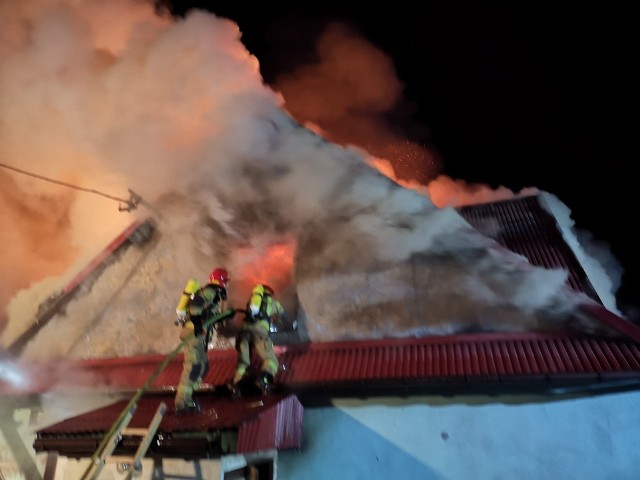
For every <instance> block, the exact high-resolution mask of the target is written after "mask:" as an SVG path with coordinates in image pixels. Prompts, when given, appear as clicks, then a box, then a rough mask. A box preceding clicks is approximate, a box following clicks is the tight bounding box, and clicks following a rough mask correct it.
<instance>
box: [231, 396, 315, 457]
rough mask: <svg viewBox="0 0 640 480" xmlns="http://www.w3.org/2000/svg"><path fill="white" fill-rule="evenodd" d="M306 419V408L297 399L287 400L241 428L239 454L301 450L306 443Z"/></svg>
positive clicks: (293, 397) (292, 397)
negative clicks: (304, 424) (303, 423)
mask: <svg viewBox="0 0 640 480" xmlns="http://www.w3.org/2000/svg"><path fill="white" fill-rule="evenodd" d="M302 415H303V409H302V405H301V404H300V401H299V400H298V399H297V398H296V397H295V396H289V397H287V398H285V399H283V400H282V401H280V402H278V403H277V404H276V405H274V406H273V407H272V408H269V409H268V410H265V411H263V412H262V413H260V415H258V416H257V417H256V418H254V419H253V420H251V421H249V422H246V423H244V424H243V425H242V426H241V427H240V429H239V431H238V445H237V449H236V450H237V452H238V453H250V452H259V451H265V450H271V449H277V450H283V449H289V448H299V447H300V445H301V442H302Z"/></svg>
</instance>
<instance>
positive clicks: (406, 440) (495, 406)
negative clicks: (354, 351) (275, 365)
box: [278, 392, 640, 480]
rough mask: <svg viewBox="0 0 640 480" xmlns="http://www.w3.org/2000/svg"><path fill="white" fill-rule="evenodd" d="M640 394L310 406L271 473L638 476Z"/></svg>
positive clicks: (346, 478)
mask: <svg viewBox="0 0 640 480" xmlns="http://www.w3.org/2000/svg"><path fill="white" fill-rule="evenodd" d="M639 406H640V392H630V393H617V394H607V395H598V396H591V397H583V398H571V399H569V398H565V399H562V400H561V399H552V398H549V397H526V398H523V397H517V396H511V397H502V396H501V397H490V398H489V397H481V398H479V397H469V398H467V397H464V398H463V397H453V398H444V397H420V398H411V399H396V398H394V399H377V400H368V401H356V400H352V401H347V400H344V401H337V402H335V404H334V406H333V407H327V408H307V409H305V412H304V415H305V417H304V438H303V446H302V449H301V451H300V452H298V451H286V452H280V453H279V456H278V479H279V480H297V479H307V478H308V479H314V480H323V479H327V480H329V479H331V480H333V479H338V478H339V479H341V480H352V479H353V480H356V479H367V480H375V479H381V480H382V479H391V478H392V479H421V480H423V479H425V480H431V479H451V480H458V479H459V480H468V479H474V480H484V479H487V480H489V479H491V480H501V479H505V480H511V479H516V478H517V479H518V480H527V479H531V480H540V479H574V478H576V479H577V478H580V479H589V480H599V479H603V480H604V479H616V480H638V478H640V473H639V472H640V449H638V448H637V446H638V445H639V444H640V443H639V442H640V408H638V407H639Z"/></svg>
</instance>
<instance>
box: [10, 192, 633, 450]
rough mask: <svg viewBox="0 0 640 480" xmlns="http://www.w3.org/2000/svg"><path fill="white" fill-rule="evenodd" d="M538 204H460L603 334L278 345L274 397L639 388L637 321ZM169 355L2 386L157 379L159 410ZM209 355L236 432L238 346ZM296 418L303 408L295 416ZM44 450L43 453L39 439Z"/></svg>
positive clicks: (88, 364)
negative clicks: (607, 295)
mask: <svg viewBox="0 0 640 480" xmlns="http://www.w3.org/2000/svg"><path fill="white" fill-rule="evenodd" d="M540 202H541V200H540V198H539V197H538V196H531V197H524V198H518V199H513V200H505V201H501V202H494V203H489V204H482V205H473V206H467V207H462V208H459V209H458V211H459V212H460V213H461V215H462V216H463V217H464V218H465V219H466V220H467V221H468V222H469V223H470V224H471V225H472V226H474V227H475V228H476V229H478V230H479V231H480V232H482V233H484V234H485V235H487V236H490V237H491V238H494V239H495V240H496V241H497V242H498V243H500V244H501V245H502V246H503V247H505V248H508V249H509V250H511V251H513V252H515V253H518V254H521V255H523V256H525V257H527V258H528V259H529V261H530V262H531V263H532V264H534V265H537V266H541V267H544V268H563V269H565V270H566V271H567V272H568V279H567V283H568V285H569V286H570V287H571V288H573V289H575V290H577V291H580V292H583V293H585V294H586V295H588V296H589V297H590V298H591V299H593V300H594V304H593V305H587V306H585V307H584V308H583V310H582V312H581V314H582V315H585V316H586V317H588V318H589V319H591V320H594V321H596V322H597V323H599V324H601V325H602V333H601V334H600V333H597V334H594V333H593V332H592V333H581V332H579V331H564V332H562V331H554V332H524V333H522V332H514V333H473V334H464V335H450V336H432V337H423V338H402V339H381V340H362V341H347V342H329V343H309V344H299V345H289V346H283V347H277V354H278V357H279V359H280V362H281V365H282V368H281V370H280V372H279V373H278V376H277V378H276V380H277V382H279V384H280V386H281V395H283V396H282V397H278V398H280V400H278V401H280V402H282V401H292V400H287V399H290V398H295V399H297V400H299V401H300V402H301V405H314V404H321V403H325V402H327V401H329V400H330V399H331V398H334V397H336V396H358V397H369V396H375V395H379V394H384V395H410V394H421V393H434V394H454V393H484V394H494V393H515V392H528V393H548V392H552V393H554V392H556V393H557V392H569V391H584V392H592V391H595V390H599V389H602V390H605V389H629V388H639V387H640V328H639V327H638V326H636V325H634V324H632V323H630V322H628V321H627V320H625V319H623V318H621V317H619V316H618V315H616V314H614V313H612V312H610V311H608V310H607V309H606V308H604V306H602V302H601V300H600V298H599V297H598V295H597V293H596V290H595V289H594V287H593V285H592V284H591V282H590V281H589V278H588V276H587V274H586V272H585V270H584V269H583V268H582V266H581V264H580V262H579V261H578V259H577V257H576V255H575V254H574V253H573V251H572V250H571V248H570V247H569V246H568V245H567V244H566V242H565V241H564V239H563V236H562V232H561V231H560V230H559V227H558V225H557V222H556V221H555V219H554V217H553V216H552V215H551V214H550V213H549V212H548V211H547V210H546V209H545V208H544V207H543V206H542V205H541V203H540ZM164 359H165V357H164V356H160V355H158V356H137V357H129V358H111V359H95V360H85V361H75V362H65V363H63V364H59V365H56V366H55V371H54V370H53V369H51V370H49V371H47V372H45V371H40V372H39V373H40V374H39V376H38V375H37V373H38V372H35V373H36V375H35V376H33V377H32V382H33V383H32V384H31V385H26V386H25V385H23V386H21V387H16V386H15V385H14V386H8V385H6V384H5V385H0V391H2V392H3V393H5V394H7V393H8V394H20V393H21V392H23V393H24V392H25V391H30V392H37V391H46V390H47V389H49V388H52V387H53V386H54V385H59V384H60V383H63V384H64V382H65V381H66V382H72V384H73V385H75V386H81V387H86V388H89V389H106V390H107V391H125V392H126V391H135V390H137V389H138V388H140V387H141V386H142V385H144V384H145V382H147V381H148V380H149V379H150V378H152V377H153V378H154V379H153V382H151V383H150V384H149V385H148V387H149V388H148V394H147V395H145V396H144V397H143V398H142V399H141V405H145V407H144V408H148V409H151V410H153V408H152V407H153V405H152V404H153V402H157V398H158V397H157V395H163V394H164V395H165V396H168V397H167V398H170V397H171V396H172V395H173V392H174V391H175V387H176V385H177V384H178V380H179V377H180V373H181V370H182V364H181V361H180V359H174V360H173V361H171V362H169V363H168V364H167V365H166V368H164V369H163V370H162V371H158V368H159V366H160V365H161V364H162V363H163V360H164ZM209 360H210V365H211V369H210V371H209V373H208V375H207V376H206V378H205V379H204V382H205V385H204V389H203V390H202V391H201V392H200V393H199V395H200V396H201V398H200V401H201V402H202V401H204V402H205V405H207V406H206V408H210V409H213V410H215V411H216V412H222V411H223V409H224V408H227V407H228V408H230V409H231V411H226V413H225V416H227V415H228V416H229V418H234V414H233V413H232V411H233V409H234V408H236V409H238V412H237V413H238V416H236V417H235V418H237V422H236V423H237V424H238V425H236V427H237V428H238V429H239V430H238V431H240V430H241V426H240V425H245V424H244V423H243V421H242V419H243V418H244V417H242V415H243V413H242V411H243V408H244V406H243V405H240V404H228V403H225V402H228V399H225V398H224V395H222V396H221V395H220V388H221V387H222V386H223V385H225V383H226V382H227V381H228V380H229V378H231V377H232V375H233V371H234V369H235V351H234V350H214V351H210V352H209ZM22 368H28V366H22ZM56 372H58V373H56ZM61 372H64V373H61ZM70 373H73V374H70ZM21 389H22V390H21ZM152 399H153V400H152ZM269 401H271V397H270V400H269ZM273 401H275V397H274V399H273ZM155 405H157V403H156V404H155ZM263 407H264V408H266V406H264V405H263ZM117 408H118V407H116V406H113V410H112V411H102V412H101V411H99V410H98V411H95V412H90V413H87V414H85V415H83V416H80V417H76V418H75V419H70V420H69V421H68V422H62V423H61V424H57V426H52V427H48V428H46V429H43V430H41V431H39V432H38V435H39V436H49V437H50V438H49V440H51V438H54V437H56V436H57V437H62V436H63V435H76V436H78V435H79V436H83V435H84V436H86V435H87V433H88V432H92V431H96V430H100V429H103V428H104V423H105V421H106V420H105V418H106V417H104V415H105V414H114V417H113V418H115V413H116V411H117ZM261 408H262V407H261ZM107 416H108V415H107ZM295 418H298V417H295ZM301 418H302V413H301V410H300V417H299V419H300V421H301ZM199 421H200V420H197V419H194V423H193V424H191V423H184V424H182V426H183V427H185V428H187V429H191V430H190V431H192V433H193V432H201V431H204V430H207V429H210V428H223V427H222V426H221V425H218V426H216V425H215V422H214V420H211V419H209V420H207V421H208V422H209V421H211V422H214V424H209V423H202V424H199V423H198V422H199ZM274 421H276V420H274ZM296 421H297V420H296ZM166 422H167V423H163V425H162V427H163V428H165V429H169V430H170V429H171V428H172V427H171V425H172V423H171V420H170V419H166ZM294 423H295V422H294ZM252 425H253V426H255V425H258V424H256V423H252ZM270 425H272V427H269V428H266V429H265V431H271V433H273V424H270ZM263 427H264V426H261V428H263ZM234 428H235V427H234ZM242 428H245V427H242ZM246 428H248V427H246ZM287 428H288V427H287ZM169 430H168V431H169ZM294 430H295V428H294ZM260 431H262V430H260ZM254 436H255V435H254ZM293 437H295V435H293ZM294 443H295V442H293V443H289V445H293V444H294ZM42 448H44V449H46V448H45V447H44V445H43V446H42Z"/></svg>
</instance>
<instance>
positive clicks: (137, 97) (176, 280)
mask: <svg viewBox="0 0 640 480" xmlns="http://www.w3.org/2000/svg"><path fill="white" fill-rule="evenodd" d="M10 3H14V2H4V3H2V4H0V31H1V32H2V33H1V34H0V35H2V47H1V50H0V55H1V58H0V60H1V61H2V69H1V71H0V82H1V83H0V86H1V88H2V92H3V95H2V97H1V102H2V104H1V108H0V122H1V124H2V127H3V128H2V130H1V131H0V158H1V162H2V163H6V164H12V165H14V166H18V167H20V168H23V169H25V170H31V171H35V172H37V173H39V174H41V175H46V176H49V177H52V178H58V179H62V180H65V181H67V182H72V183H75V184H80V185H83V186H85V187H91V188H94V189H97V190H100V191H106V192H117V193H118V194H120V195H122V194H123V193H122V192H126V190H127V188H131V189H133V190H135V191H136V192H137V193H139V194H140V195H142V197H143V199H144V200H145V204H147V205H149V206H152V207H153V210H152V211H141V210H143V208H142V207H141V209H140V210H139V211H138V212H136V213H137V214H138V215H144V214H146V213H154V212H159V213H160V215H159V216H157V218H156V220H157V221H158V226H159V232H160V237H159V239H157V240H156V242H157V244H156V246H155V248H154V249H153V251H152V252H151V253H146V254H144V253H141V252H139V251H132V252H130V253H128V254H127V255H129V256H132V257H135V258H131V259H130V262H129V264H128V266H124V264H123V265H120V266H118V267H114V268H113V269H112V270H110V271H108V272H106V273H105V276H104V279H101V282H102V283H101V286H100V287H96V289H94V291H92V292H91V297H90V298H91V300H90V301H85V302H84V303H82V302H78V303H77V304H74V305H70V306H69V307H68V308H67V316H66V317H65V318H63V319H61V318H58V319H57V320H56V321H57V322H59V323H58V325H57V326H55V325H54V326H52V330H51V331H50V334H49V336H48V344H49V350H50V352H51V356H63V355H69V351H71V350H72V349H74V348H75V349H76V350H75V351H74V352H73V353H72V356H78V357H85V356H106V355H131V354H137V353H152V352H166V351H169V350H171V349H172V348H173V346H175V334H176V332H175V331H174V330H172V329H171V328H168V327H167V325H170V323H169V322H170V317H171V315H172V311H173V308H174V304H175V301H176V300H177V298H176V295H177V293H179V292H180V290H181V289H182V286H183V282H184V281H185V279H187V278H189V277H192V276H197V277H199V278H205V277H206V275H207V274H208V272H209V270H210V269H211V268H212V267H213V266H216V265H227V266H229V267H230V269H231V270H232V272H233V271H234V267H238V268H237V269H236V271H238V272H239V271H242V269H240V265H243V264H246V262H244V261H243V259H242V258H240V255H239V254H238V252H240V251H242V249H243V248H246V247H253V248H254V250H255V249H260V248H261V246H263V245H268V244H269V243H271V242H272V241H285V242H290V243H292V244H295V246H296V263H295V266H294V270H293V272H292V278H291V281H292V284H293V287H292V288H293V289H294V290H295V293H296V294H297V297H298V299H299V302H300V308H301V311H302V313H304V316H305V318H306V322H307V325H306V326H307V330H308V332H309V335H310V337H311V339H312V340H328V339H336V338H348V337H355V336H386V335H393V336H396V335H411V334H425V333H426V334H429V333H434V334H437V333H451V332H456V331H470V330H478V329H487V330H495V329H497V330H523V329H531V328H539V327H544V328H554V327H557V326H559V325H561V324H562V322H563V319H565V318H566V316H567V315H569V314H570V312H571V311H572V310H573V308H574V307H575V305H576V303H579V302H582V301H585V300H586V299H585V297H584V296H582V295H577V294H574V293H571V292H569V291H568V290H567V289H565V288H563V285H564V281H565V278H566V273H565V272H563V271H561V270H543V269H539V268H534V267H532V266H531V265H530V264H528V263H527V261H526V260H525V259H524V258H522V257H520V256H517V255H515V254H512V253H509V252H507V251H505V250H504V249H502V248H501V247H499V246H498V245H497V244H496V243H495V242H493V241H491V240H489V239H488V238H486V237H483V236H481V235H480V234H478V233H477V232H476V231H475V230H473V229H472V228H471V227H470V226H469V225H468V224H467V222H466V221H464V220H463V219H462V217H461V216H460V215H458V214H457V213H456V211H455V210H454V209H453V208H451V207H444V206H441V207H437V206H436V205H435V204H434V202H433V201H432V198H431V197H430V196H429V191H427V190H426V188H425V187H422V188H420V187H417V186H414V187H415V188H405V187H404V186H401V185H400V184H399V183H396V181H394V180H392V179H390V178H388V177H387V176H385V175H383V174H382V173H380V171H379V170H378V169H376V168H373V167H372V166H371V165H372V164H377V163H380V162H381V163H384V160H380V159H377V160H376V159H375V158H373V157H369V156H368V155H367V154H364V153H363V152H362V151H361V150H359V149H358V148H356V147H345V146H340V145H337V144H335V143H330V142H328V141H327V140H325V139H323V138H322V137H321V136H319V135H317V134H316V133H314V132H312V131H311V130H309V129H307V128H305V127H303V126H302V125H301V124H299V123H298V122H296V121H294V120H293V119H292V117H291V116H290V115H289V114H288V113H287V112H286V111H285V110H284V106H283V102H282V98H281V97H280V95H279V94H277V93H276V92H274V91H273V90H271V89H270V88H268V87H266V86H265V85H264V84H263V82H262V79H261V77H260V73H259V68H258V62H257V60H256V58H254V57H253V56H252V55H250V54H249V52H247V50H246V49H245V48H244V47H243V45H242V43H241V41H240V38H241V32H240V31H239V29H238V27H237V25H235V24H234V23H233V22H231V21H229V20H225V19H221V18H218V17H216V16H215V15H212V14H209V13H205V12H201V11H192V12H191V13H190V14H189V15H188V16H187V17H186V18H185V19H181V20H173V19H168V18H162V17H160V16H158V15H157V14H156V13H155V12H154V11H153V9H152V7H151V5H150V4H147V3H144V2H135V1H129V0H128V1H125V0H120V1H113V2H108V6H105V4H104V2H99V1H83V2H63V1H47V2H45V1H39V2H30V1H25V2H21V3H19V6H15V5H10ZM112 26H117V27H116V28H113V29H112V28H111V27H112ZM14 177H15V178H14ZM0 181H2V182H4V184H10V183H13V184H14V186H13V187H12V188H11V190H5V189H4V188H3V190H2V193H0V195H2V196H3V197H8V196H9V195H12V197H11V198H13V199H14V203H15V207H12V208H8V207H4V210H2V215H3V218H2V222H3V224H5V225H7V224H11V223H12V221H13V220H14V219H17V218H20V219H21V220H20V221H21V222H24V226H23V227H21V230H19V234H17V233H15V232H12V233H9V232H5V233H3V234H2V235H4V236H8V235H11V236H12V237H8V238H13V237H19V238H18V239H15V238H14V239H13V242H14V243H15V244H18V243H20V242H22V241H27V240H28V241H31V242H33V238H34V235H35V234H40V235H45V234H46V239H43V240H42V241H40V242H33V243H34V245H33V247H32V249H31V250H29V251H24V252H22V251H20V255H18V256H16V257H15V258H8V257H6V254H3V257H5V258H3V264H2V267H3V273H5V268H6V274H7V276H8V277H12V276H13V275H16V274H14V270H18V271H19V270H20V269H22V268H23V267H22V265H23V264H24V265H29V264H30V262H31V260H32V259H27V258H26V257H27V256H28V255H34V256H35V257H38V256H42V257H43V258H42V259H41V265H44V267H42V273H41V275H40V276H38V275H36V274H34V273H33V272H31V273H28V274H27V273H24V272H22V273H21V274H20V275H22V277H23V278H22V280H21V282H14V283H15V285H14V286H15V287H25V286H28V284H29V283H34V282H37V281H39V280H41V279H44V278H46V277H48V276H52V275H53V276H55V275H59V274H60V273H61V272H62V271H66V272H67V274H68V272H70V271H73V268H74V266H76V265H81V264H82V261H81V260H84V257H82V253H83V252H84V253H85V257H86V255H89V254H90V253H92V252H93V253H94V252H95V250H96V246H97V245H103V244H104V243H105V242H104V241H103V240H104V239H108V238H109V235H111V236H113V235H115V234H117V233H118V232H119V231H120V230H121V229H122V228H123V227H124V225H126V224H127V223H128V222H129V221H130V220H131V216H130V215H129V214H124V213H119V212H118V211H117V208H116V205H115V204H114V202H112V201H107V200H105V199H104V198H101V197H92V196H91V195H89V194H86V193H78V192H70V191H68V190H64V189H62V190H61V188H60V187H59V186H56V185H51V184H48V183H45V182H42V181H37V180H34V179H33V178H23V177H18V176H14V175H13V174H10V173H9V172H6V171H1V170H0ZM447 181H448V180H447V179H444V178H441V182H435V183H432V185H431V187H434V186H437V185H440V186H442V185H446V183H447ZM11 192H13V193H11ZM434 192H435V190H434ZM439 195H440V197H439V198H441V201H439V203H438V204H439V205H443V204H444V205H446V203H447V202H446V201H445V200H444V199H443V198H444V197H445V195H444V194H443V192H442V187H441V189H440V191H439ZM35 199H41V200H40V203H39V204H38V203H37V202H36V200H35ZM3 203H4V202H3ZM27 206H29V209H28V210H27V208H26V207H27ZM21 211H22V212H24V211H27V212H31V215H32V216H33V222H29V218H27V217H29V216H25V218H23V217H21V216H20V215H19V214H18V213H16V212H21ZM51 215H53V216H54V218H57V219H58V220H57V221H56V222H55V223H53V225H50V226H49V227H48V230H46V231H44V232H43V229H42V227H40V226H37V225H39V223H38V221H39V219H40V218H41V217H45V218H49V217H50V216H51ZM34 232H35V233H34ZM51 244H54V246H53V247H52V246H51ZM45 246H46V248H48V249H49V251H47V255H43V251H42V250H41V248H45ZM54 247H55V248H54ZM78 252H79V253H78ZM44 257H46V258H44ZM56 262H57V263H56ZM74 262H75V263H74ZM63 268H66V269H67V270H63ZM127 268H130V270H128V271H124V272H123V271H121V272H120V273H119V274H118V273H117V272H116V269H121V270H126V269H127ZM232 275H233V273H232ZM123 278H125V279H126V283H124V284H123V280H122V279H123ZM238 280H239V281H240V283H238V284H239V285H240V284H242V283H241V282H242V278H238ZM265 280H268V279H265ZM232 288H233V287H232ZM13 293H15V291H9V292H5V295H6V294H13ZM245 294H246V292H244V291H240V290H238V291H235V292H234V291H233V290H232V299H234V301H236V302H240V301H242V300H244V295H245ZM18 310H21V309H19V308H17V307H14V308H13V309H12V311H16V315H18V312H17V311H18ZM30 318H32V317H30ZM30 318H19V319H15V320H14V319H13V316H12V320H11V321H12V322H14V323H21V322H26V321H28V320H29V319H30ZM65 322H66V323H65ZM72 322H78V323H76V324H73V323H72ZM63 325H64V328H60V327H62V326H63ZM72 325H73V326H72ZM17 329H18V330H19V329H20V328H17ZM69 332H72V333H71V334H70V333H69ZM132 332H135V333H140V334H141V335H140V337H138V338H136V339H135V341H132V340H131V339H132V337H131V335H132ZM56 334H57V335H59V337H58V336H52V335H56ZM72 337H73V338H72ZM58 338H59V340H60V341H61V342H63V341H67V342H69V343H70V344H71V345H69V346H67V347H64V348H60V349H57V348H56V347H55V346H54V344H56V342H54V341H53V340H54V339H58ZM32 352H33V356H40V357H42V356H46V355H47V354H46V349H42V348H38V347H37V346H33V347H32Z"/></svg>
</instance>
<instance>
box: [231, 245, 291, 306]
mask: <svg viewBox="0 0 640 480" xmlns="http://www.w3.org/2000/svg"><path fill="white" fill-rule="evenodd" d="M295 253H296V244H295V242H294V241H283V242H278V243H274V244H270V245H267V246H261V247H259V248H258V247H255V248H252V247H244V248H240V249H238V250H236V251H235V252H234V254H233V257H234V261H233V262H232V264H233V265H234V268H233V271H232V272H231V278H232V281H233V292H234V293H237V294H239V295H244V296H246V297H247V298H248V296H249V294H250V292H251V289H252V288H253V286H254V285H256V284H258V283H264V284H267V285H269V286H270V287H272V288H273V289H274V290H275V293H276V295H279V294H281V293H282V292H284V291H286V290H287V289H288V288H289V286H290V285H291V283H292V279H293V267H294V259H295Z"/></svg>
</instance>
